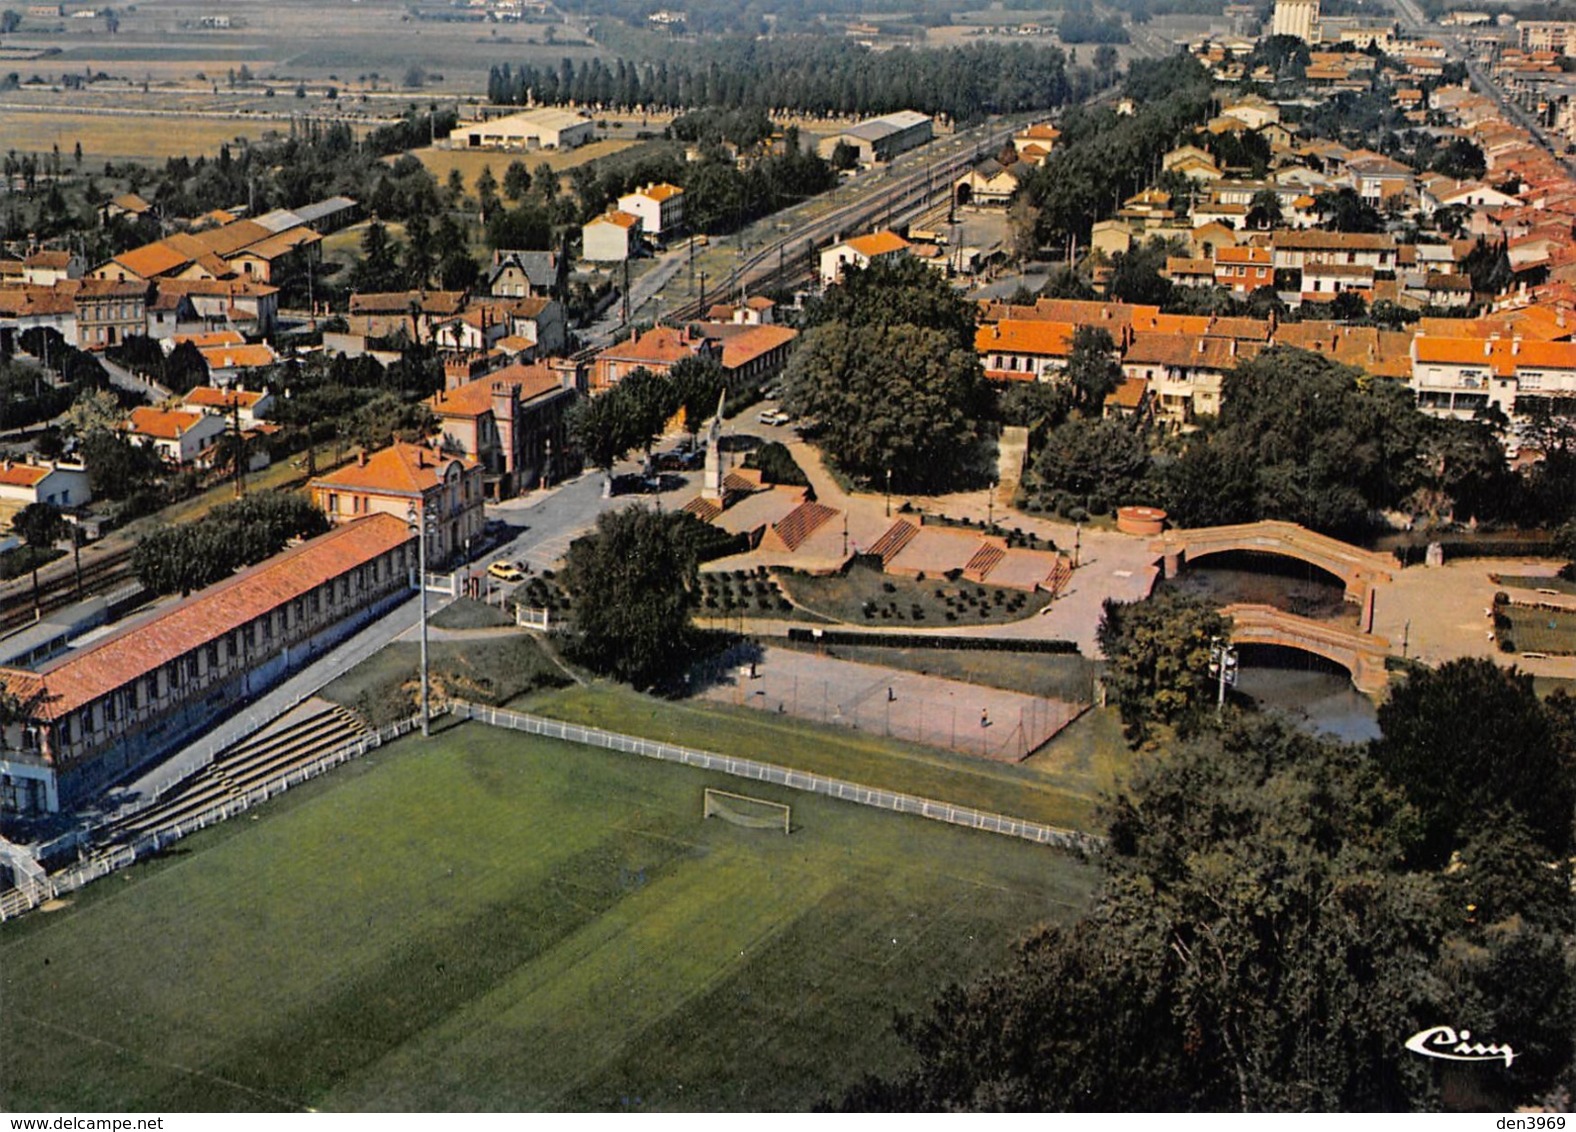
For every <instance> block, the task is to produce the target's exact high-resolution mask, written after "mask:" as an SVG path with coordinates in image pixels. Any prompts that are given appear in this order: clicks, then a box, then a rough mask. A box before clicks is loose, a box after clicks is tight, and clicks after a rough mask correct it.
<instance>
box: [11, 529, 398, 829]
mask: <svg viewBox="0 0 1576 1132" xmlns="http://www.w3.org/2000/svg"><path fill="white" fill-rule="evenodd" d="M415 564H416V554H415V546H414V536H413V535H412V534H411V532H410V530H409V528H408V527H407V525H406V522H405V520H404V519H401V518H395V517H394V516H392V515H383V514H374V515H369V516H367V517H366V518H363V519H360V520H357V521H356V522H353V523H347V524H345V525H343V526H340V527H337V528H335V529H334V530H331V531H329V532H328V533H327V534H324V535H320V536H318V537H317V538H315V539H312V540H310V541H308V542H305V543H303V544H302V545H300V546H297V547H294V548H292V549H290V550H286V551H284V552H283V553H281V554H277V555H275V556H274V557H272V558H270V559H268V560H267V561H265V562H261V563H259V564H258V565H256V566H253V567H250V568H249V569H247V570H243V571H241V572H240V573H238V574H235V575H234V576H232V577H230V578H226V579H225V580H224V581H222V582H218V583H216V584H215V585H212V586H209V587H208V588H207V589H205V590H202V591H201V592H199V593H195V594H192V595H191V596H190V597H186V598H182V599H181V600H179V601H175V602H173V603H171V604H168V605H164V606H162V607H160V608H158V609H155V610H154V611H152V612H150V613H147V614H144V615H142V616H140V617H137V618H134V619H132V620H130V621H128V622H127V623H125V624H124V625H122V626H121V627H120V628H118V629H116V630H115V631H113V632H111V633H109V634H107V635H105V636H102V637H99V638H97V639H95V640H93V641H92V642H91V643H89V644H85V645H83V646H82V647H79V648H71V649H68V650H67V651H66V652H65V653H63V654H60V655H55V656H52V657H51V658H50V659H48V660H46V661H44V662H43V663H42V664H40V665H39V666H37V667H35V668H20V667H5V668H0V683H3V684H4V686H5V690H6V693H7V694H8V695H11V696H14V697H16V699H17V701H18V702H19V704H20V705H21V711H20V713H19V714H20V717H21V718H19V719H17V720H15V721H13V722H11V723H9V724H7V725H6V727H5V730H4V747H3V749H0V810H3V811H4V812H7V813H15V814H23V815H42V814H48V813H56V812H59V811H61V810H69V809H72V808H74V807H76V806H79V805H81V804H83V803H84V802H86V801H89V800H91V799H92V798H93V797H95V796H96V795H97V794H99V793H101V792H102V791H103V790H104V789H105V788H107V787H109V786H110V785H112V784H113V783H115V782H117V781H119V780H121V779H123V778H125V777H126V776H127V775H129V774H131V773H132V772H134V771H136V770H138V769H140V768H142V767H145V766H147V765H149V764H151V763H154V762H157V761H158V760H159V759H161V758H165V757H167V756H168V755H170V754H172V753H173V752H174V751H175V750H176V749H178V748H179V747H180V746H181V745H182V744H184V743H186V742H188V741H190V740H192V739H194V738H196V737H197V736H199V735H200V734H201V733H202V732H203V731H204V730H205V729H206V728H207V727H208V726H209V725H210V724H211V723H213V721H215V720H216V719H219V718H220V717H222V716H224V715H226V714H228V713H229V712H231V711H233V710H234V709H236V708H237V707H239V706H240V705H242V704H244V703H245V702H246V701H248V700H249V699H251V698H252V697H254V696H256V695H258V694H260V693H262V692H264V691H266V690H267V689H269V688H271V687H272V686H273V685H274V684H276V683H278V682H279V681H280V680H281V679H283V678H284V677H285V676H286V675H288V674H289V673H290V672H292V671H294V670H295V669H298V668H300V667H302V666H303V665H304V664H305V663H307V662H308V661H309V660H310V659H312V658H313V657H314V656H316V655H317V654H318V653H320V652H321V651H323V650H325V649H327V648H329V647H331V646H332V645H334V644H335V643H337V642H338V641H339V640H341V639H343V638H344V637H346V636H349V635H350V634H351V633H352V632H354V631H355V630H356V629H359V628H360V627H361V626H363V625H365V624H366V623H367V622H369V621H371V620H372V619H373V618H375V617H377V616H379V615H381V614H382V613H383V612H384V611H386V610H387V609H389V608H391V607H393V606H394V605H396V604H398V603H399V602H400V601H402V600H404V599H405V598H406V597H407V596H408V595H409V594H410V593H411V592H412V588H413V585H414V582H413V579H412V574H411V571H412V570H414V568H415Z"/></svg>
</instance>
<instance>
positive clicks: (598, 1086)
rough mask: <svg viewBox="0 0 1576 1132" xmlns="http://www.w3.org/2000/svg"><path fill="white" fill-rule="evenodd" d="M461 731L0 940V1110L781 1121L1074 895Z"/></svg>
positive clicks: (881, 831)
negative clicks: (785, 825)
mask: <svg viewBox="0 0 1576 1132" xmlns="http://www.w3.org/2000/svg"><path fill="white" fill-rule="evenodd" d="M706 786H715V787H719V788H721V789H725V790H740V789H741V784H740V782H739V780H736V779H728V778H726V777H724V776H720V775H713V774H708V773H706V772H702V771H698V770H694V769H692V768H687V767H679V766H672V765H668V764H658V763H651V762H647V761H645V760H642V759H638V758H633V757H630V756H627V755H621V754H616V753H612V752H604V751H596V750H590V749H585V748H577V747H573V746H567V745H563V744H556V743H552V742H549V741H546V740H538V739H532V738H530V737H526V736H522V735H519V734H516V733H510V732H503V731H498V730H493V729H488V728H485V727H482V726H480V725H478V724H465V725H463V726H458V727H454V728H450V729H448V730H444V731H441V732H440V733H439V734H438V735H437V736H436V737H435V738H434V739H432V740H429V741H426V742H422V741H420V740H415V739H411V740H404V741H402V742H400V743H398V744H395V745H393V746H391V747H389V748H385V749H384V750H382V751H379V752H378V753H376V754H375V755H373V756H371V757H369V758H367V759H365V760H362V761H359V762H357V763H353V764H349V765H347V766H346V767H343V768H341V769H340V770H337V771H335V772H334V773H333V774H331V775H329V776H327V777H325V778H324V779H321V780H318V781H317V782H314V783H311V784H308V785H307V786H304V787H302V788H300V789H298V790H294V791H291V792H290V793H289V794H287V795H285V796H283V797H282V798H280V799H277V800H275V801H274V802H272V803H270V804H269V805H268V806H267V807H265V808H264V809H263V810H261V811H259V812H258V813H257V814H256V816H255V818H254V820H250V821H248V820H237V821H234V822H230V823H226V824H224V825H221V826H218V827H215V828H214V829H211V830H209V831H206V832H205V833H203V834H201V835H198V836H196V837H193V838H190V839H188V840H186V841H183V842H181V843H180V845H179V846H178V847H177V849H176V850H175V851H174V852H172V853H171V854H170V855H169V856H167V857H165V858H163V859H161V860H158V861H154V862H151V863H149V864H146V865H139V866H138V867H136V868H134V869H132V870H129V871H127V872H124V873H121V874H117V875H115V876H113V877H111V878H108V879H106V880H104V881H100V882H98V883H97V884H95V885H92V886H90V887H89V888H87V889H85V890H83V891H82V892H81V893H79V894H77V896H76V898H75V902H74V903H72V904H70V905H69V906H67V907H65V908H63V909H61V910H58V911H55V912H52V913H40V914H35V915H33V916H30V917H26V918H23V919H21V920H18V921H14V922H13V923H11V924H8V925H5V926H4V927H3V928H0V994H3V1001H4V1002H5V1007H6V1009H5V1011H4V1013H3V1015H0V1041H3V1042H4V1046H5V1048H6V1050H7V1051H8V1053H7V1056H6V1058H5V1059H4V1060H3V1062H0V1106H3V1107H5V1108H6V1109H8V1110H25V1109H34V1110H38V1109H51V1108H54V1109H74V1110H83V1109H90V1110H96V1111H108V1110H115V1111H132V1110H137V1111H150V1110H153V1111H157V1110H172V1111H191V1110H234V1109H263V1110H283V1109H300V1108H307V1107H311V1108H317V1109H389V1110H404V1109H442V1110H475V1109H524V1110H541V1109H553V1110H558V1109H579V1110H609V1109H643V1110H715V1109H741V1108H753V1109H805V1108H808V1107H810V1106H812V1105H814V1104H815V1103H817V1102H818V1101H821V1100H823V1099H825V1098H828V1097H835V1096H836V1095H837V1094H838V1093H839V1092H840V1091H841V1090H842V1089H844V1088H845V1087H847V1086H848V1085H850V1084H852V1083H853V1082H854V1081H856V1080H857V1079H858V1078H859V1077H861V1076H862V1075H863V1074H864V1073H866V1072H890V1071H892V1070H894V1069H896V1068H898V1067H900V1066H901V1065H902V1064H903V1059H904V1056H905V1054H904V1051H903V1049H902V1048H901V1047H900V1046H899V1045H898V1043H897V1042H896V1040H895V1038H894V1037H893V1035H892V1031H891V1028H890V1020H891V1018H892V1016H893V1012H894V1011H896V1010H913V1009H919V1008H922V1007H923V1005H924V1004H925V1003H926V1002H927V1001H928V1000H929V999H930V998H931V997H932V996H933V995H934V994H935V993H937V992H938V991H939V990H940V989H941V988H942V987H944V986H945V985H946V984H947V983H948V982H950V981H953V980H957V979H964V978H968V977H970V976H972V975H973V974H975V973H977V972H979V971H981V970H984V969H987V968H989V967H991V966H994V965H998V964H1000V963H1002V962H1004V961H1005V960H1006V959H1007V958H1008V955H1009V948H1010V945H1011V942H1012V941H1013V940H1015V939H1017V938H1020V937H1021V936H1022V935H1023V934H1024V933H1026V932H1028V931H1029V930H1031V929H1032V928H1033V927H1034V926H1035V925H1037V924H1040V923H1044V922H1057V921H1066V920H1068V919H1070V918H1071V917H1073V916H1075V915H1076V914H1077V913H1078V912H1079V911H1080V910H1081V909H1082V908H1083V906H1084V904H1085V902H1086V900H1087V898H1088V895H1089V892H1090V890H1091V886H1092V884H1093V882H1094V879H1095V875H1094V871H1093V870H1092V869H1091V868H1090V867H1089V866H1087V865H1084V864H1081V863H1079V862H1077V861H1076V860H1074V859H1073V858H1071V857H1068V856H1065V855H1062V854H1059V853H1057V852H1055V851H1053V850H1048V849H1045V848H1041V847H1037V846H1033V845H1030V844H1028V843H1019V842H1015V841H1013V840H1010V839H1007V838H1002V837H998V836H995V835H990V834H981V833H975V832H971V831H967V830H961V829H954V828H952V827H948V826H943V825H940V824H936V823H931V822H926V821H923V820H920V819H915V818H908V817H900V816H897V815H891V814H885V813H881V812H877V811H872V810H868V809H865V808H862V807H858V806H852V805H848V804H844V803H838V802H833V801H830V800H827V799H821V798H815V797H811V796H807V795H801V794H797V793H793V792H789V791H783V790H777V789H775V788H771V787H763V786H757V785H755V784H745V787H744V788H745V789H747V792H748V793H750V794H752V795H756V796H759V797H763V798H767V799H770V800H775V801H782V802H787V803H789V804H790V805H791V806H792V807H793V818H792V824H793V833H792V834H791V835H790V836H786V837H785V836H784V835H783V834H782V833H781V832H777V831H767V830H757V829H743V828H740V827H738V826H734V825H729V824H726V823H724V822H723V821H720V820H716V819H714V820H711V821H702V819H701V811H702V805H701V803H702V791H703V788H704V787H706Z"/></svg>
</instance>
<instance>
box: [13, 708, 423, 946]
mask: <svg viewBox="0 0 1576 1132" xmlns="http://www.w3.org/2000/svg"><path fill="white" fill-rule="evenodd" d="M420 726H421V719H420V717H419V716H415V717H412V718H410V719H402V720H400V721H399V722H397V723H392V724H389V725H388V726H387V727H383V728H380V729H378V730H377V731H374V732H372V733H371V734H369V735H364V736H362V737H361V738H360V739H356V740H353V741H351V742H349V743H344V744H342V745H340V746H338V747H335V748H334V749H333V750H331V751H327V752H325V753H323V754H321V755H319V756H318V757H317V758H315V759H313V760H312V761H311V762H308V763H303V764H302V765H300V766H296V767H291V768H290V769H289V770H287V771H285V772H284V773H282V774H280V775H279V776H278V777H276V778H271V779H269V780H268V781H266V782H262V783H259V784H258V785H257V786H254V787H252V788H251V789H250V790H248V791H246V792H245V793H244V794H239V795H237V796H235V797H233V798H225V799H223V800H222V801H218V802H215V803H214V804H213V805H212V806H209V807H207V808H206V809H203V810H199V811H198V812H197V813H195V814H188V815H186V816H185V817H182V818H178V819H172V820H171V821H170V822H169V823H168V824H167V825H157V826H155V827H154V828H152V829H150V830H146V831H144V832H142V833H139V834H138V835H137V836H136V838H135V839H133V840H132V841H130V842H128V843H126V844H124V845H116V846H114V847H112V848H110V849H106V850H103V851H101V852H98V853H95V854H94V855H93V856H91V857H89V858H88V859H87V860H85V861H82V862H81V863H79V864H76V865H72V866H71V867H70V868H66V869H62V870H60V871H59V872H56V873H50V874H48V875H47V876H46V877H44V878H42V879H39V878H37V877H29V878H24V879H23V881H22V883H21V884H20V885H18V886H17V887H16V888H10V889H7V890H6V891H4V892H0V921H3V920H8V919H10V918H11V917H12V916H19V915H21V914H22V913H23V912H26V911H29V910H30V909H33V908H36V907H38V906H39V905H40V904H42V903H44V902H45V901H46V900H51V899H53V898H55V897H57V896H60V895H61V894H62V893H67V892H75V891H76V890H77V889H79V888H81V887H82V886H83V885H85V884H88V883H90V882H92V881H95V880H98V879H99V878H100V877H104V876H108V875H109V874H110V873H112V872H115V871H116V870H117V869H123V868H125V867H126V866H127V865H131V864H134V863H136V861H137V859H138V858H140V857H144V856H146V855H147V854H149V853H157V852H159V850H161V849H163V848H164V847H165V846H167V845H169V844H170V843H171V842H174V841H179V840H180V839H181V838H183V837H185V836H187V835H188V834H192V833H196V832H197V831H198V830H200V829H206V828H207V827H208V826H210V825H213V824H214V823H215V822H221V821H224V820H225V819H226V818H230V817H234V816H235V815H236V814H240V813H244V812H245V811H247V810H249V809H251V808H252V807H253V806H256V805H258V804H260V803H262V802H266V801H267V800H268V799H270V798H273V797H277V796H278V795H280V794H283V793H284V792H285V791H286V790H289V789H290V788H291V787H292V786H299V785H300V784H301V783H303V782H306V781H307V780H308V779H312V778H316V777H317V776H318V775H320V774H323V773H324V772H325V771H329V770H332V769H333V768H334V767H336V766H338V765H339V764H340V763H344V762H349V761H350V760H351V759H354V758H359V757H360V756H362V755H364V754H366V753H367V752H368V751H370V750H373V749H375V748H377V747H381V746H382V745H383V744H384V743H387V742H390V741H391V740H394V739H398V738H399V737H400V736H402V735H408V734H410V732H412V731H414V730H416V729H417V728H419V727H420Z"/></svg>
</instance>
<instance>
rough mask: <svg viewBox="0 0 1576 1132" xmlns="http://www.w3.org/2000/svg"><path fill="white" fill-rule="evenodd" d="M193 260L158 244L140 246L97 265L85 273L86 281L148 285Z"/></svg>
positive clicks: (167, 246) (162, 244)
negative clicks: (111, 281)
mask: <svg viewBox="0 0 1576 1132" xmlns="http://www.w3.org/2000/svg"><path fill="white" fill-rule="evenodd" d="M195 258H196V257H195V256H191V255H187V254H185V253H184V252H179V251H176V250H175V249H174V248H172V247H170V246H169V245H167V244H165V243H162V242H159V243H152V244H144V245H143V246H142V247H140V248H132V249H131V250H130V251H126V252H121V253H120V254H119V255H117V256H114V257H113V258H111V259H110V260H109V262H107V263H103V264H100V265H99V266H98V267H95V268H94V269H93V270H92V271H90V272H88V277H89V278H91V279H112V280H114V281H116V282H118V283H126V282H136V283H148V282H151V281H152V280H154V279H159V278H163V277H165V276H172V275H174V274H175V273H176V272H178V271H180V270H181V269H182V268H184V267H186V265H187V264H189V263H191V262H192V260H193V259H195Z"/></svg>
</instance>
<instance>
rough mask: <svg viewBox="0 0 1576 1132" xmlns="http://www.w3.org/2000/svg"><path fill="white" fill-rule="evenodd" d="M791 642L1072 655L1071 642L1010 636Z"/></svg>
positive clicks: (828, 637) (795, 635) (796, 635)
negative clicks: (1023, 638)
mask: <svg viewBox="0 0 1576 1132" xmlns="http://www.w3.org/2000/svg"><path fill="white" fill-rule="evenodd" d="M788 639H789V640H790V641H803V642H806V643H808V644H823V645H869V646H871V647H874V648H895V649H957V650H959V651H961V652H1036V653H1049V654H1052V655H1056V656H1075V655H1077V653H1078V645H1077V643H1076V642H1074V641H1034V640H1017V639H1013V638H1010V637H943V636H938V635H933V634H929V633H861V632H857V631H850V630H847V629H822V630H820V635H819V636H817V635H816V630H814V629H789V630H788Z"/></svg>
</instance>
